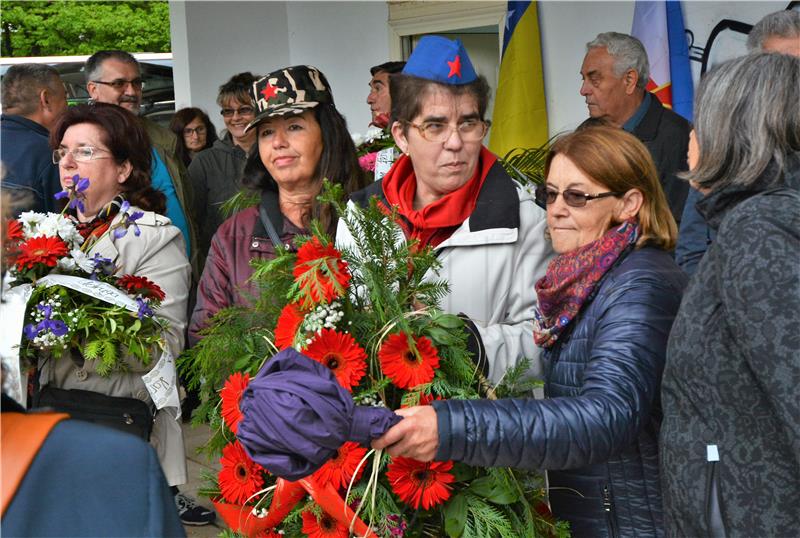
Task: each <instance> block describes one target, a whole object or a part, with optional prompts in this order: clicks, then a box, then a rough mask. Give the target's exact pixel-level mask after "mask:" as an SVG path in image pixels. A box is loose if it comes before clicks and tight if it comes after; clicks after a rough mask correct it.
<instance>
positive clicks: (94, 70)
mask: <svg viewBox="0 0 800 538" xmlns="http://www.w3.org/2000/svg"><path fill="white" fill-rule="evenodd" d="M84 72H85V74H86V89H87V90H88V91H89V96H90V97H91V98H92V100H93V101H94V102H96V103H110V104H112V105H117V106H121V107H122V108H127V109H128V110H130V111H131V112H133V113H134V114H139V109H140V107H141V104H142V88H143V87H144V82H143V81H142V75H141V71H140V69H139V62H137V61H136V58H134V57H133V56H131V55H130V54H129V53H127V52H125V51H123V50H101V51H99V52H96V53H94V54H93V55H92V56H91V57H89V59H88V60H86V65H85V66H84ZM142 122H143V124H144V128H145V131H147V136H149V137H150V143H151V144H152V145H153V147H152V153H153V169H152V182H153V187H155V188H156V189H157V190H159V191H161V192H163V193H164V195H165V196H166V197H167V214H166V216H167V217H169V219H170V220H171V221H172V224H174V225H175V226H177V227H178V229H179V230H180V231H181V232H182V233H183V237H184V239H185V240H186V254H187V256H189V259H190V260H193V263H192V267H193V269H194V272H196V264H195V261H194V258H193V254H194V247H195V244H196V238H195V234H194V227H193V223H192V221H191V220H190V208H191V191H190V186H189V180H188V176H187V173H186V167H185V166H184V165H183V162H182V161H181V159H180V158H179V157H178V154H177V144H178V142H177V140H176V138H175V134H174V133H172V132H171V131H169V130H168V129H165V128H163V127H161V126H160V125H157V124H156V123H153V122H152V121H149V120H147V119H144V118H142Z"/></svg>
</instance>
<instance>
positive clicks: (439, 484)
mask: <svg viewBox="0 0 800 538" xmlns="http://www.w3.org/2000/svg"><path fill="white" fill-rule="evenodd" d="M452 468H453V462H452V461H445V462H442V461H432V462H429V463H423V462H421V461H417V460H414V459H411V458H402V457H398V458H394V459H393V460H392V462H391V463H389V466H388V469H387V471H386V478H388V479H389V484H390V485H391V487H392V491H394V493H395V494H396V495H397V496H398V497H400V500H401V501H403V502H404V503H406V504H407V505H409V506H410V507H412V508H419V507H420V505H421V506H422V508H424V509H425V510H427V509H429V508H431V507H432V506H436V505H437V504H441V503H443V502H444V501H446V500H447V499H449V498H450V489H451V486H450V484H452V483H453V482H455V480H456V479H455V477H454V476H453V475H452V474H451V473H450V472H448V471H450V469H452Z"/></svg>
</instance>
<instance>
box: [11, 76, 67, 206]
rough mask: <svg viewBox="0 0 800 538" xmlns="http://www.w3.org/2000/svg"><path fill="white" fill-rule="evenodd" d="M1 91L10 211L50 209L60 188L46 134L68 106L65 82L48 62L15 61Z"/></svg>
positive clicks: (56, 168)
mask: <svg viewBox="0 0 800 538" xmlns="http://www.w3.org/2000/svg"><path fill="white" fill-rule="evenodd" d="M2 91H3V115H2V116H0V138H1V140H0V159H1V160H2V163H3V168H4V171H5V174H6V176H5V179H4V180H3V192H6V193H7V194H8V197H9V206H10V209H11V211H9V214H11V215H14V216H16V215H18V214H19V213H21V212H22V211H55V210H56V205H55V200H54V199H53V195H54V194H55V193H57V192H59V191H60V190H61V183H60V182H59V179H58V167H57V166H56V165H54V164H53V160H52V158H51V155H52V150H51V149H50V144H49V143H48V138H49V136H50V129H51V128H52V127H53V126H54V125H55V123H56V121H58V118H60V117H61V115H62V114H63V113H64V111H65V110H66V109H67V94H66V91H65V90H64V83H63V82H62V81H61V77H60V76H59V75H58V71H56V70H55V69H53V68H52V67H50V66H48V65H41V64H19V65H13V66H11V67H10V68H9V69H8V71H6V74H5V75H4V76H3V90H2Z"/></svg>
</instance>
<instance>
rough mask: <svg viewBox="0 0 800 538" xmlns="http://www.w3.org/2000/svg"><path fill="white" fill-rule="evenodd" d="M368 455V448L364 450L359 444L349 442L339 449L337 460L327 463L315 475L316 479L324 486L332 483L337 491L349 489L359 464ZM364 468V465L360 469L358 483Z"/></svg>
mask: <svg viewBox="0 0 800 538" xmlns="http://www.w3.org/2000/svg"><path fill="white" fill-rule="evenodd" d="M366 453H367V449H366V448H362V447H361V446H359V444H358V443H354V442H352V441H348V442H346V443H345V444H343V445H342V446H340V447H339V451H338V453H337V454H336V457H335V458H331V459H329V460H328V461H326V462H325V465H323V466H322V467H320V468H319V469H318V470H317V471H316V472H315V473H314V479H315V480H317V481H318V482H319V483H320V484H321V485H323V486H324V485H325V484H328V483H330V484H332V485H333V487H335V488H336V489H344V488H347V487H348V486H349V485H350V481H351V480H352V479H353V475H354V474H355V472H356V468H357V467H358V464H359V463H360V462H361V459H362V458H363V457H364V455H365V454H366ZM364 467H365V465H362V466H361V468H360V469H358V476H356V481H358V480H359V479H360V478H361V474H362V473H363V472H364Z"/></svg>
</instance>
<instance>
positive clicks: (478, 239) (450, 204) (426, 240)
mask: <svg viewBox="0 0 800 538" xmlns="http://www.w3.org/2000/svg"><path fill="white" fill-rule="evenodd" d="M389 87H390V92H391V96H392V127H391V130H392V135H393V136H394V139H395V141H396V143H397V145H398V147H399V148H400V150H401V151H402V152H403V155H402V156H401V157H400V158H399V159H398V160H397V162H395V164H394V165H393V166H392V168H391V170H390V171H389V172H388V173H387V174H386V176H385V177H384V178H383V179H382V180H381V181H380V182H376V183H374V184H372V185H370V186H369V187H367V188H366V189H364V190H363V191H361V192H358V193H356V194H354V195H353V196H352V203H356V204H360V205H362V206H363V205H366V204H367V203H368V200H369V198H370V197H372V196H377V197H379V198H380V199H381V201H382V202H383V203H384V204H387V205H393V206H397V207H398V208H399V213H400V215H401V217H402V219H401V221H400V222H399V224H400V226H401V227H402V229H403V232H404V235H405V238H406V240H410V239H416V240H418V241H419V242H420V244H421V245H422V246H427V245H429V246H431V247H433V249H434V250H435V251H436V252H437V253H438V257H439V260H440V261H441V263H442V267H441V269H440V271H439V272H438V275H431V278H441V279H445V280H447V282H448V283H449V285H450V294H449V295H448V296H447V297H445V298H444V300H443V301H442V305H441V306H442V308H443V309H444V310H445V311H447V312H451V313H461V314H464V315H466V316H467V317H468V318H469V323H468V325H469V329H470V331H471V333H472V335H473V336H474V338H471V341H470V347H471V348H472V350H473V351H474V353H475V356H476V359H477V361H478V363H479V364H480V365H481V367H482V368H483V370H484V373H485V374H486V375H487V377H488V378H489V380H490V381H491V382H493V383H498V382H499V381H500V380H501V379H502V377H503V375H504V373H505V371H506V369H507V368H509V367H510V366H514V365H515V364H516V363H517V362H518V361H519V360H520V359H522V358H528V359H531V360H532V364H533V367H532V373H533V374H540V373H541V368H540V367H539V361H538V356H539V351H538V349H537V347H536V346H535V345H534V342H533V310H534V305H535V303H536V294H535V293H534V291H533V286H534V283H535V282H536V280H537V279H538V278H540V277H541V276H542V275H544V272H545V269H546V267H547V262H548V261H549V259H550V257H551V254H552V250H551V247H550V245H549V243H548V242H547V241H546V239H545V235H544V232H545V212H544V211H542V209H541V208H539V207H538V206H536V205H535V203H534V200H533V197H532V196H531V195H530V194H529V193H527V192H525V191H524V190H523V189H522V188H520V187H519V185H517V184H516V183H515V182H514V181H513V180H512V179H511V178H510V177H509V176H508V175H507V174H506V173H505V171H504V170H503V167H502V166H501V165H500V163H498V162H497V157H496V156H495V155H493V154H492V153H491V152H489V150H487V149H486V148H485V147H484V146H483V137H484V135H485V134H486V131H487V129H488V123H487V122H486V121H485V119H484V116H485V114H486V106H487V101H488V95H489V86H488V84H487V83H486V80H485V79H484V78H483V77H479V76H477V75H476V73H475V70H474V69H473V67H472V63H471V62H470V59H469V57H468V56H467V53H466V51H465V50H464V47H463V45H462V44H461V42H460V41H458V40H456V41H450V40H449V39H445V38H443V37H439V36H425V37H423V38H422V39H421V40H420V42H419V44H418V45H417V47H416V48H415V49H414V52H413V53H412V55H411V57H410V58H409V59H408V62H407V63H406V66H405V68H404V69H403V71H402V73H398V74H393V75H391V76H390V79H389ZM337 243H339V244H342V245H348V244H351V243H352V236H351V235H350V232H349V230H347V229H346V227H345V226H339V228H338V230H337Z"/></svg>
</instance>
